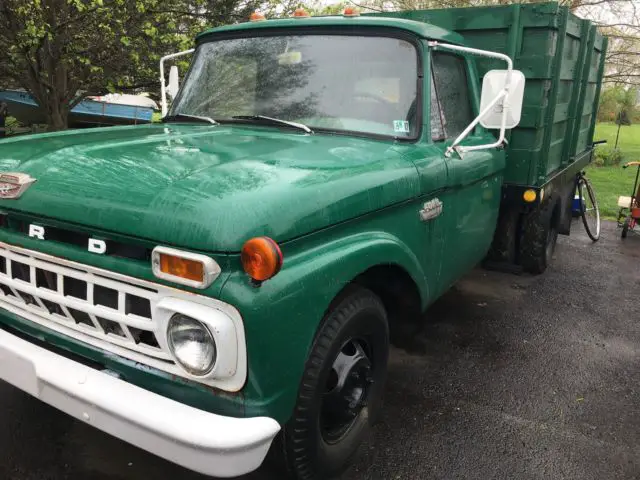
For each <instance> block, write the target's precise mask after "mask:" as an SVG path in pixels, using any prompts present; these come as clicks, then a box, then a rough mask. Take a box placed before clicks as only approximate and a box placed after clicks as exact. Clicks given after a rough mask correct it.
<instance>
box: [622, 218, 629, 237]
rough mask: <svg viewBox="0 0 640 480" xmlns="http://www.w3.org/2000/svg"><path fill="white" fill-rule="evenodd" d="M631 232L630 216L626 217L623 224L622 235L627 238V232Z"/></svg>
mask: <svg viewBox="0 0 640 480" xmlns="http://www.w3.org/2000/svg"><path fill="white" fill-rule="evenodd" d="M628 233H629V217H627V218H625V219H624V223H623V224H622V233H621V234H620V236H621V237H622V238H627V234H628Z"/></svg>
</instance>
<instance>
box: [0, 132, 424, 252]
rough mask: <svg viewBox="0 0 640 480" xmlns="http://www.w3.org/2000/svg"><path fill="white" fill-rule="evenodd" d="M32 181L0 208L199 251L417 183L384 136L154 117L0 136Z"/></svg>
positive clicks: (332, 216) (305, 225)
mask: <svg viewBox="0 0 640 480" xmlns="http://www.w3.org/2000/svg"><path fill="white" fill-rule="evenodd" d="M0 171H4V172H24V173H28V174H29V175H31V176H32V177H34V178H36V179H37V181H36V182H35V183H34V184H33V185H31V186H30V187H29V189H28V190H27V191H26V192H25V193H24V194H23V195H22V197H20V198H19V199H17V200H0V208H4V209H11V210H18V211H21V212H25V213H29V214H33V215H36V216H41V217H47V218H52V219H56V220H59V221H63V222H67V223H72V224H77V225H83V226H85V227H90V228H95V229H97V230H99V231H101V232H105V233H106V232H115V233H119V234H123V235H129V236H133V237H138V238H144V239H147V240H152V241H154V242H158V243H161V244H165V245H174V246H182V247H187V248H191V249H196V250H202V251H210V252H237V251H239V250H240V248H241V246H242V243H243V242H244V241H246V240H247V239H248V238H251V237H253V236H257V235H268V236H270V237H272V238H273V239H275V240H276V241H279V242H284V241H286V240H289V239H292V238H295V237H297V236H300V235H303V234H305V233H309V232H312V231H314V230H318V229H321V228H323V227H326V226H329V225H332V224H336V223H339V222H342V221H345V220H348V219H350V218H354V217H357V216H359V215H363V214H365V213H367V212H370V211H373V210H376V209H380V208H383V207H385V206H388V205H390V204H393V203H397V202H400V201H403V200H406V199H408V198H412V197H414V196H416V195H417V194H418V191H419V184H418V179H417V173H416V170H415V167H414V166H413V164H412V163H411V162H410V161H408V160H407V159H406V158H404V157H403V156H402V155H401V154H400V153H399V151H398V150H397V149H396V148H395V147H394V145H393V143H390V142H382V141H376V140H368V139H357V138H352V137H342V136H330V135H322V134H318V135H302V134H299V133H297V132H288V131H282V130H278V129H272V128H260V127H255V128H254V127H246V126H237V125H234V126H224V125H222V126H220V125H219V126H208V125H207V126H204V125H203V126H200V125H188V124H165V125H149V126H138V127H114V128H107V129H95V130H78V131H69V132H63V133H54V134H44V135H36V136H31V137H22V138H16V139H10V140H6V141H2V142H0Z"/></svg>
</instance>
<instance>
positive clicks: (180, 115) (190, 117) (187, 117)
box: [162, 113, 218, 125]
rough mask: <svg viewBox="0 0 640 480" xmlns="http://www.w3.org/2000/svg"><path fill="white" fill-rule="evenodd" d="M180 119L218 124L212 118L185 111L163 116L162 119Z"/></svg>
mask: <svg viewBox="0 0 640 480" xmlns="http://www.w3.org/2000/svg"><path fill="white" fill-rule="evenodd" d="M180 119H184V120H195V121H197V122H203V123H210V124H211V125H218V122H216V121H215V120H214V119H213V118H210V117H205V116H202V115H188V114H186V113H176V114H175V115H169V116H167V117H164V118H163V119H162V121H163V122H171V121H173V120H180Z"/></svg>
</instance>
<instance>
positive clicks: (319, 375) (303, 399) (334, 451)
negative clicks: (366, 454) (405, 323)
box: [274, 286, 389, 480]
mask: <svg viewBox="0 0 640 480" xmlns="http://www.w3.org/2000/svg"><path fill="white" fill-rule="evenodd" d="M388 354H389V327H388V324H387V316H386V312H385V309H384V306H383V305H382V302H381V301H380V299H379V298H378V297H377V296H376V295H374V294H373V293H372V292H371V291H369V290H367V289H364V288H361V287H356V286H354V287H349V289H348V291H347V293H346V294H344V295H342V297H341V299H339V300H338V301H337V302H335V306H334V307H333V309H332V310H331V311H330V312H329V313H328V314H327V316H326V317H325V319H324V321H323V323H322V325H321V326H320V329H319V331H318V333H317V334H316V338H315V341H314V343H313V346H312V348H311V352H310V354H309V357H308V359H307V362H306V365H305V370H304V372H303V375H302V381H301V384H300V388H299V392H298V397H297V402H296V406H295V408H294V411H293V415H292V417H291V419H290V420H289V422H288V423H287V424H286V425H285V426H284V428H283V430H282V432H281V433H280V435H279V437H278V439H277V441H276V443H275V444H274V448H275V449H276V450H277V451H276V452H274V454H275V456H276V457H277V458H278V459H279V460H280V464H281V465H280V466H281V467H284V469H285V470H286V471H287V472H288V473H289V475H290V477H291V478H294V479H296V480H311V479H326V478H332V477H333V476H336V475H338V474H340V473H341V472H342V471H344V470H345V469H346V467H347V466H348V463H349V460H350V459H351V457H352V456H353V455H354V454H355V453H356V451H357V449H358V447H359V446H360V444H361V443H362V442H363V441H364V439H365V438H366V437H367V436H368V433H369V429H370V426H371V424H372V422H373V419H375V418H376V417H377V416H378V414H379V412H380V409H381V407H382V393H383V390H384V381H385V378H386V372H387V357H388ZM282 464H284V465H282Z"/></svg>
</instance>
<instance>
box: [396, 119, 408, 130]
mask: <svg viewBox="0 0 640 480" xmlns="http://www.w3.org/2000/svg"><path fill="white" fill-rule="evenodd" d="M393 131H394V132H396V133H409V122H407V121H406V120H394V121H393Z"/></svg>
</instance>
